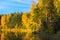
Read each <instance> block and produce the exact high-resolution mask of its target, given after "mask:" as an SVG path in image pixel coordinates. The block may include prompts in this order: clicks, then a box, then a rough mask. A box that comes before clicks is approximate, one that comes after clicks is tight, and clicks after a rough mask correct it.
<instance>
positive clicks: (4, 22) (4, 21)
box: [1, 15, 6, 27]
mask: <svg viewBox="0 0 60 40" xmlns="http://www.w3.org/2000/svg"><path fill="white" fill-rule="evenodd" d="M5 24H6V15H3V16H2V17H1V26H3V27H4V25H5Z"/></svg>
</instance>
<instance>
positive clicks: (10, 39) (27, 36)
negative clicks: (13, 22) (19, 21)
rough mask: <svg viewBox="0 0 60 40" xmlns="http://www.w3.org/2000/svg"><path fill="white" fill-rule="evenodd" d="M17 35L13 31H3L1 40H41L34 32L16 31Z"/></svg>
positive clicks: (0, 31)
mask: <svg viewBox="0 0 60 40" xmlns="http://www.w3.org/2000/svg"><path fill="white" fill-rule="evenodd" d="M16 31H17V32H16V33H15V32H14V31H12V29H1V30H0V40H40V39H39V38H38V37H37V36H36V35H34V34H33V33H32V32H26V31H24V32H20V31H18V30H16Z"/></svg>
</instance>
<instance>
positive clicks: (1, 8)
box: [0, 0, 38, 14]
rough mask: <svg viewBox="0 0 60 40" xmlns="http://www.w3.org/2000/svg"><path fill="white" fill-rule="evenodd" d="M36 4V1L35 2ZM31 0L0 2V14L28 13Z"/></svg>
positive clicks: (3, 0) (4, 0) (5, 0)
mask: <svg viewBox="0 0 60 40" xmlns="http://www.w3.org/2000/svg"><path fill="white" fill-rule="evenodd" d="M35 2H36V3H37V2H38V0H35ZM31 3H32V0H0V14H7V13H13V12H29V11H30V7H31Z"/></svg>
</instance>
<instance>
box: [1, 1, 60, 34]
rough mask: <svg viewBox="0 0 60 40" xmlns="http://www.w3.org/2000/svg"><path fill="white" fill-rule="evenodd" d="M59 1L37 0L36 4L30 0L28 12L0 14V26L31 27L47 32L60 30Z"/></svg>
mask: <svg viewBox="0 0 60 40" xmlns="http://www.w3.org/2000/svg"><path fill="white" fill-rule="evenodd" d="M59 3H60V1H59V0H45V1H44V0H39V1H38V3H37V5H36V4H35V2H34V1H32V6H31V9H30V12H29V13H26V12H24V13H19V12H15V13H11V14H4V15H0V25H1V27H2V28H5V27H8V28H14V27H15V26H16V25H17V26H18V28H21V27H23V28H25V27H26V26H27V28H28V27H31V28H32V29H33V30H35V31H38V32H42V31H48V32H49V33H56V32H57V31H60V5H59Z"/></svg>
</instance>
